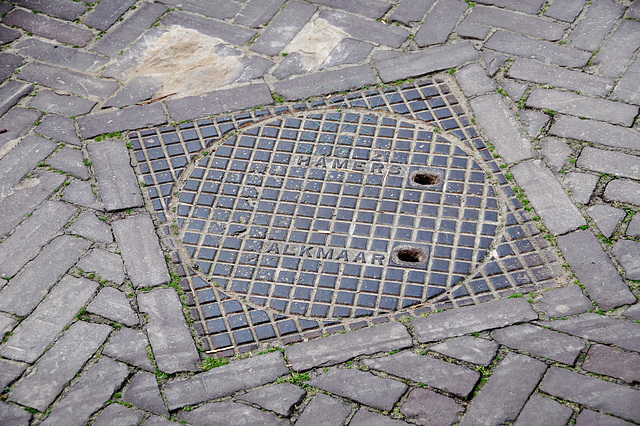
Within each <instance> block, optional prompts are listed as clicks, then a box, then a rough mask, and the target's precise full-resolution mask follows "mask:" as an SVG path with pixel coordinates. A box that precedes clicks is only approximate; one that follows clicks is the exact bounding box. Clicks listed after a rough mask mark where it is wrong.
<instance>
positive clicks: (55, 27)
mask: <svg viewBox="0 0 640 426" xmlns="http://www.w3.org/2000/svg"><path fill="white" fill-rule="evenodd" d="M42 3H43V4H44V3H46V2H44V1H42ZM81 4H82V3H81ZM39 6H41V5H39ZM82 6H84V4H82ZM85 8H86V7H85ZM36 10H40V11H43V12H44V10H42V9H40V7H37V8H36ZM74 19H75V18H74ZM2 23H3V24H5V25H9V26H11V25H15V26H16V27H20V28H22V29H23V30H25V31H27V32H30V33H33V34H36V35H39V36H42V37H45V38H49V39H53V40H57V41H59V42H60V43H67V44H71V45H78V46H85V45H86V44H87V43H88V42H89V40H91V38H92V37H93V33H92V32H91V31H89V30H88V29H86V28H82V27H78V26H75V25H72V24H69V23H66V22H60V21H58V20H55V19H51V18H48V17H47V16H45V15H43V14H41V13H39V14H35V13H29V12H27V11H25V10H21V9H15V10H13V11H11V12H9V14H8V15H7V16H5V17H4V18H2Z"/></svg>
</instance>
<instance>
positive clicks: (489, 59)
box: [482, 51, 509, 77]
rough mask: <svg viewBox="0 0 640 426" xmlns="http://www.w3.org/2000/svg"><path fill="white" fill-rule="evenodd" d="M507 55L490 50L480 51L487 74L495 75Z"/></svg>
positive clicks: (505, 60)
mask: <svg viewBox="0 0 640 426" xmlns="http://www.w3.org/2000/svg"><path fill="white" fill-rule="evenodd" d="M507 59H509V58H508V57H506V56H505V55H501V54H498V53H495V52H491V51H485V52H482V60H483V61H484V63H485V68H487V74H489V76H490V77H495V75H496V74H497V73H498V71H500V68H501V67H502V66H503V65H504V64H505V63H506V62H507Z"/></svg>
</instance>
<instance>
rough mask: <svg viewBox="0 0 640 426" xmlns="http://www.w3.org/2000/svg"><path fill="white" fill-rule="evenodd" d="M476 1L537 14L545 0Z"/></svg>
mask: <svg viewBox="0 0 640 426" xmlns="http://www.w3.org/2000/svg"><path fill="white" fill-rule="evenodd" d="M476 3H480V4H490V5H494V6H498V7H504V8H506V9H510V10H517V11H518V12H524V13H528V14H530V15H535V14H536V13H538V11H539V10H540V9H541V8H542V5H543V4H544V3H545V0H528V1H522V0H478V1H477V2H476Z"/></svg>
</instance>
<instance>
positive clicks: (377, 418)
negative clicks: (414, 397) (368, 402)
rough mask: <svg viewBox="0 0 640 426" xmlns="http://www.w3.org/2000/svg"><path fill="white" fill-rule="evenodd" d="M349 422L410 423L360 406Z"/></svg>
mask: <svg viewBox="0 0 640 426" xmlns="http://www.w3.org/2000/svg"><path fill="white" fill-rule="evenodd" d="M349 424H350V425H353V426H369V425H372V426H385V425H389V426H403V425H409V424H410V423H407V422H403V421H402V420H396V419H390V418H389V417H385V416H383V415H382V414H380V413H378V412H375V411H369V410H367V409H365V408H360V409H359V410H358V411H357V412H356V414H355V416H353V418H352V419H351V421H350V422H349Z"/></svg>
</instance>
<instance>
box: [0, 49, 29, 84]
mask: <svg viewBox="0 0 640 426" xmlns="http://www.w3.org/2000/svg"><path fill="white" fill-rule="evenodd" d="M23 63H24V59H22V57H20V56H18V55H14V54H13V53H6V52H5V53H0V83H2V82H4V81H5V80H6V79H7V78H9V77H11V76H12V75H13V72H14V71H15V69H16V68H18V67H19V66H20V65H22V64H23Z"/></svg>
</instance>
